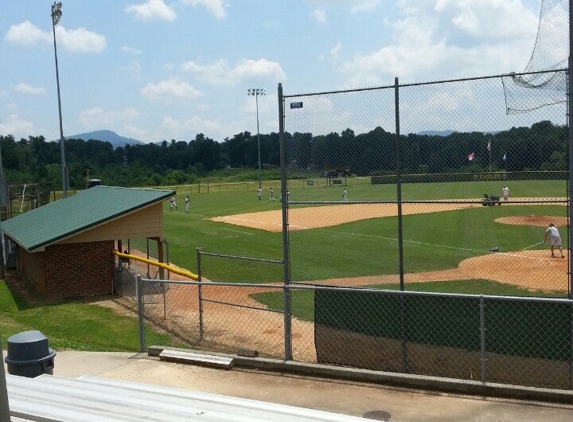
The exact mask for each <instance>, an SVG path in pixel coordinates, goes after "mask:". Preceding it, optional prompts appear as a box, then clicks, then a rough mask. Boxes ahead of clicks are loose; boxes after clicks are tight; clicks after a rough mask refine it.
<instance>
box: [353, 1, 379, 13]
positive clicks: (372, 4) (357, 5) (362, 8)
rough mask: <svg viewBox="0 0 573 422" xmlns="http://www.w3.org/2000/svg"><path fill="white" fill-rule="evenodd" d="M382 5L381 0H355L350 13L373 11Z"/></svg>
mask: <svg viewBox="0 0 573 422" xmlns="http://www.w3.org/2000/svg"><path fill="white" fill-rule="evenodd" d="M379 5H380V0H358V1H357V0H355V1H353V2H352V7H351V8H350V13H360V12H371V11H373V10H374V9H376V8H377V7H378V6H379Z"/></svg>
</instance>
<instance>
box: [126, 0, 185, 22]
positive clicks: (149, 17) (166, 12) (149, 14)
mask: <svg viewBox="0 0 573 422" xmlns="http://www.w3.org/2000/svg"><path fill="white" fill-rule="evenodd" d="M125 11H126V12H128V13H133V14H134V15H135V17H136V18H137V19H141V20H143V21H146V22H149V21H154V20H166V21H174V20H175V19H176V18H177V15H176V14H175V12H174V11H173V9H171V8H170V7H169V6H167V5H166V4H165V3H164V2H163V1H162V0H147V3H143V4H132V5H129V6H127V7H126V8H125Z"/></svg>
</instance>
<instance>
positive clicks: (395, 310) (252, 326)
mask: <svg viewBox="0 0 573 422" xmlns="http://www.w3.org/2000/svg"><path fill="white" fill-rule="evenodd" d="M157 282H158V281H156V280H149V279H141V277H138V279H137V282H136V287H135V289H134V290H135V291H136V292H139V293H138V294H137V295H136V298H137V299H136V300H137V303H138V305H137V306H136V309H137V310H138V311H139V313H140V335H141V348H142V350H143V349H144V348H145V347H149V346H151V345H163V346H177V347H192V348H195V349H201V350H209V351H217V352H224V353H230V354H237V353H239V354H240V353H245V351H249V352H252V353H253V354H254V355H258V356H262V357H272V358H277V359H287V360H295V361H299V362H308V363H318V364H326V365H336V366H344V367H352V368H363V369H369V370H375V371H385V372H394V373H403V374H414V375H424V376H438V377H446V378H454V379H462V380H473V381H480V382H484V383H485V382H489V383H492V382H495V383H503V384H512V385H525V386H532V387H542V388H558V389H572V388H573V383H572V382H573V364H572V362H573V361H572V359H573V349H572V345H571V329H572V322H573V301H571V300H568V299H549V298H530V297H496V296H483V295H481V296H478V295H465V294H464V295H455V294H443V293H426V292H399V291H392V290H379V289H365V288H349V287H329V286H324V285H315V286H301V285H294V286H284V285H281V284H275V285H269V284H252V283H248V284H247V283H219V282H209V281H203V282H195V281H170V280H164V281H160V282H161V283H164V284H166V285H168V286H169V287H168V288H166V289H165V291H166V292H167V294H166V297H165V302H164V304H165V306H162V304H161V303H153V302H149V301H147V300H145V299H144V295H143V292H145V291H146V290H147V288H148V286H147V285H148V284H149V283H151V284H153V285H155V283H157ZM287 297H289V301H290V303H291V304H292V306H291V308H290V309H289V310H288V312H284V309H285V308H284V304H285V303H287V301H286V298H287ZM287 320H288V321H287ZM287 356H290V357H288V358H287Z"/></svg>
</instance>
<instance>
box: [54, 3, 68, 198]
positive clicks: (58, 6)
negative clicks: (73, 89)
mask: <svg viewBox="0 0 573 422" xmlns="http://www.w3.org/2000/svg"><path fill="white" fill-rule="evenodd" d="M51 16H52V33H53V35H54V59H55V62H56V87H57V90H58V113H59V117H60V154H61V156H62V188H63V189H62V196H63V197H64V198H65V197H67V196H68V169H67V166H66V147H65V145H64V128H63V125H62V99H61V96H60V74H59V72H58V47H57V45H56V25H57V24H58V22H59V21H60V19H61V17H62V2H54V4H53V5H52V13H51Z"/></svg>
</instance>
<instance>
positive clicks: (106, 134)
mask: <svg viewBox="0 0 573 422" xmlns="http://www.w3.org/2000/svg"><path fill="white" fill-rule="evenodd" d="M66 139H83V140H84V141H89V140H90V139H93V140H96V141H102V142H109V143H110V144H111V145H112V146H113V148H114V149H115V148H117V147H123V146H125V145H138V144H143V143H144V142H141V141H138V140H137V139H132V138H126V137H124V136H120V135H118V134H117V133H115V132H113V131H111V130H95V131H93V132H87V133H79V134H77V135H71V136H66Z"/></svg>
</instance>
